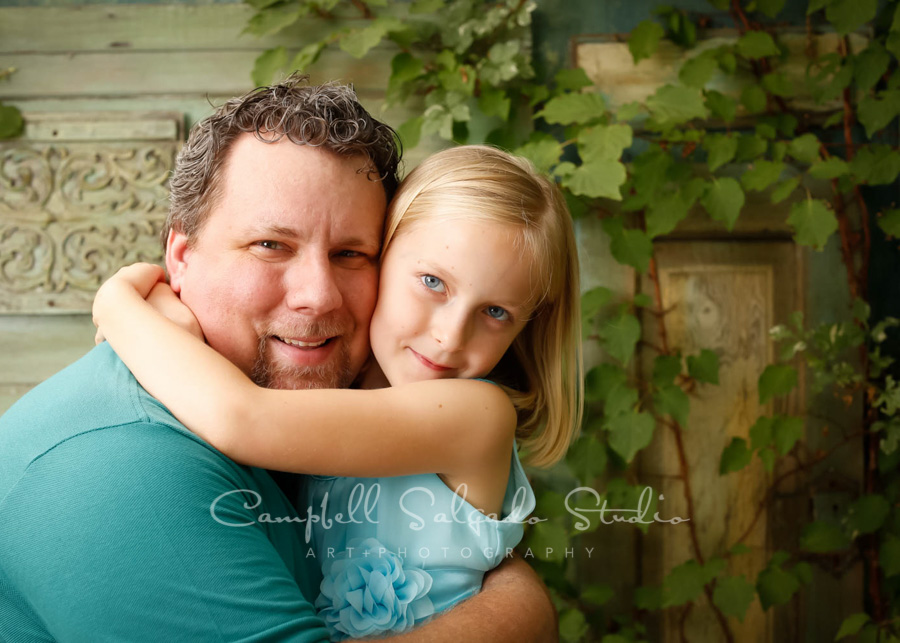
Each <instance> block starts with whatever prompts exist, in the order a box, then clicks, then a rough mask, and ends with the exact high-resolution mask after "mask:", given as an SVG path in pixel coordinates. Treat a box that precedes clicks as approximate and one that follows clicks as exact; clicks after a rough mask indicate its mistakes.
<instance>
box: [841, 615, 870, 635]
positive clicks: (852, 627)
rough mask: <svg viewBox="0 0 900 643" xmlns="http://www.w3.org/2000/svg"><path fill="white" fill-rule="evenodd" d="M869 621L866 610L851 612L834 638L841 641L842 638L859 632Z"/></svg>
mask: <svg viewBox="0 0 900 643" xmlns="http://www.w3.org/2000/svg"><path fill="white" fill-rule="evenodd" d="M868 622H869V615H868V614H866V613H865V612H860V613H858V614H851V615H850V616H848V617H847V618H845V619H844V622H843V623H841V627H840V629H839V630H838V633H837V635H836V636H835V637H834V640H835V641H840V640H841V639H842V638H846V637H848V636H853V635H854V634H859V631H860V630H861V629H862V628H863V625H865V624H866V623H868Z"/></svg>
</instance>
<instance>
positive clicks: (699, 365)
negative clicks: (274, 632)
mask: <svg viewBox="0 0 900 643" xmlns="http://www.w3.org/2000/svg"><path fill="white" fill-rule="evenodd" d="M687 367H688V374H689V375H690V376H691V377H693V378H694V379H695V380H697V381H698V382H706V383H707V384H718V383H719V356H718V355H717V354H716V353H715V352H714V351H711V350H709V349H708V348H704V349H703V350H701V351H700V354H699V355H688V357H687Z"/></svg>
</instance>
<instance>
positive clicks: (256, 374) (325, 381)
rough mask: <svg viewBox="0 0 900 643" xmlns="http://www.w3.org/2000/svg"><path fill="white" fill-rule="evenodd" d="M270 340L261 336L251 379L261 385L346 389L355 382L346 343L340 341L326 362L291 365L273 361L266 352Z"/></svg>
mask: <svg viewBox="0 0 900 643" xmlns="http://www.w3.org/2000/svg"><path fill="white" fill-rule="evenodd" d="M268 340H269V337H268V336H263V337H260V338H259V350H258V352H257V356H256V362H255V363H254V364H253V370H252V371H251V372H250V379H252V380H253V381H254V382H255V383H256V384H258V385H259V386H263V387H265V388H277V389H293V390H297V389H314V388H347V387H348V386H350V384H351V383H352V382H353V378H354V377H355V375H356V374H355V373H354V372H353V370H352V368H351V365H350V350H349V347H348V346H347V344H346V342H343V341H341V342H340V345H339V346H338V347H337V350H336V352H335V354H334V355H332V356H331V359H330V360H329V361H328V363H327V364H321V365H319V366H291V365H287V364H273V363H272V361H271V360H270V359H269V356H268V355H267V352H266V347H267V345H268ZM274 341H279V340H274Z"/></svg>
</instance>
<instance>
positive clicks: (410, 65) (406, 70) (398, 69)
mask: <svg viewBox="0 0 900 643" xmlns="http://www.w3.org/2000/svg"><path fill="white" fill-rule="evenodd" d="M424 66H425V63H423V62H422V59H421V58H416V57H415V56H412V55H410V54H408V53H406V52H402V53H399V54H397V55H396V56H394V58H393V59H392V60H391V83H405V82H408V81H410V80H412V79H414V78H416V77H417V76H419V74H421V73H422V69H423V68H424Z"/></svg>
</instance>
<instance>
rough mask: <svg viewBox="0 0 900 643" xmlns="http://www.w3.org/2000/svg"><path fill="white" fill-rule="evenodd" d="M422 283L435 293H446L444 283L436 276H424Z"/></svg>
mask: <svg viewBox="0 0 900 643" xmlns="http://www.w3.org/2000/svg"><path fill="white" fill-rule="evenodd" d="M422 283H423V284H425V287H426V288H428V289H429V290H433V291H434V292H444V291H445V290H446V288H444V282H443V281H441V280H440V279H438V278H437V277H435V276H434V275H422Z"/></svg>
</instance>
